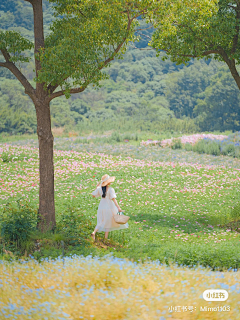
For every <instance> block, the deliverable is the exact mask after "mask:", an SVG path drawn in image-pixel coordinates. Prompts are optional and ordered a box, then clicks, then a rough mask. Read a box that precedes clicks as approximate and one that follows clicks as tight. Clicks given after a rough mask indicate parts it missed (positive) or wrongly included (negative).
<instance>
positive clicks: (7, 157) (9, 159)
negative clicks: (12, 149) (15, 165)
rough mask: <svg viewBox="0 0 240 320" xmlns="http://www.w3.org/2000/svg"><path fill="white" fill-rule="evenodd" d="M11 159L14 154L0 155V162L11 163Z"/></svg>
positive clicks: (5, 153) (4, 153)
mask: <svg viewBox="0 0 240 320" xmlns="http://www.w3.org/2000/svg"><path fill="white" fill-rule="evenodd" d="M13 157H14V154H12V153H8V152H6V151H5V152H3V153H2V154H1V158H2V161H3V162H10V161H12V159H13Z"/></svg>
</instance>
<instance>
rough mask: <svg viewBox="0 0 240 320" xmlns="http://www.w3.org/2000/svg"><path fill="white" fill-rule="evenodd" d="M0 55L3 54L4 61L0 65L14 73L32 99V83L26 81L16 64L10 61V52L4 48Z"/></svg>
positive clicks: (33, 94)
mask: <svg viewBox="0 0 240 320" xmlns="http://www.w3.org/2000/svg"><path fill="white" fill-rule="evenodd" d="M1 52H2V55H3V56H4V58H5V60H6V62H1V63H0V66H1V67H5V68H7V69H8V70H10V71H11V72H12V74H14V76H15V77H16V78H17V79H18V80H19V82H21V84H22V85H23V87H24V89H25V93H26V94H28V95H29V96H30V97H31V98H32V100H33V99H34V96H35V89H34V88H33V87H32V85H31V84H30V83H29V82H28V80H27V78H26V77H25V76H24V75H23V74H22V72H21V71H20V70H19V69H18V68H17V67H16V65H15V64H14V63H13V62H11V61H10V58H11V57H10V54H9V53H8V52H7V50H6V49H1Z"/></svg>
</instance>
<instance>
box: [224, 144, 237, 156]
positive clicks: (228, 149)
mask: <svg viewBox="0 0 240 320" xmlns="http://www.w3.org/2000/svg"><path fill="white" fill-rule="evenodd" d="M221 153H222V154H223V155H224V156H231V157H234V156H235V146H234V145H233V144H224V145H223V146H222V148H221Z"/></svg>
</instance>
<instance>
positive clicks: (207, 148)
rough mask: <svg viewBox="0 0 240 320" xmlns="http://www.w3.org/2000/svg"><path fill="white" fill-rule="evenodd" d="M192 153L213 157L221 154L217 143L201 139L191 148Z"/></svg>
mask: <svg viewBox="0 0 240 320" xmlns="http://www.w3.org/2000/svg"><path fill="white" fill-rule="evenodd" d="M193 151H195V152H198V153H200V154H201V153H207V154H212V155H214V156H219V155H220V154H221V149H220V143H219V142H218V141H214V140H210V139H203V140H200V141H198V142H197V143H196V144H195V145H194V146H193Z"/></svg>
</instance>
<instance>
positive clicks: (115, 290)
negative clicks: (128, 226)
mask: <svg viewBox="0 0 240 320" xmlns="http://www.w3.org/2000/svg"><path fill="white" fill-rule="evenodd" d="M209 288H219V289H225V290H227V291H228V294H229V298H228V300H227V301H224V302H207V301H204V300H203V298H202V294H203V292H204V291H205V290H206V289H209ZM0 295H1V297H2V299H1V301H0V318H1V319H17V320H18V319H19V320H26V319H34V320H42V319H48V320H52V319H58V320H66V319H69V320H70V319H71V320H78V319H85V320H89V319H95V320H113V319H114V320H119V319H125V320H127V319H129V320H139V319H141V320H144V319H146V320H147V319H157V320H167V319H182V320H190V319H191V320H193V319H205V320H207V319H208V320H222V319H226V320H238V319H240V313H239V307H240V284H239V272H212V271H210V270H208V269H205V268H201V267H199V268H196V269H194V270H189V269H187V268H182V267H174V266H170V267H166V266H163V265H161V264H160V263H159V262H147V263H145V264H137V263H134V262H130V261H127V260H124V259H118V258H114V257H106V258H105V259H104V260H102V259H101V260H100V259H98V258H96V257H95V258H92V257H91V256H88V257H85V258H84V257H77V256H76V257H72V258H65V259H64V260H62V259H61V258H59V259H57V260H55V261H43V262H42V263H41V264H40V263H38V262H37V261H35V260H30V261H28V262H26V261H23V262H16V263H14V264H12V263H7V262H4V263H0ZM204 307H207V308H213V310H211V311H207V310H205V311H203V310H204V309H203V308H204ZM214 308H219V310H220V308H222V311H217V309H215V311H214Z"/></svg>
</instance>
